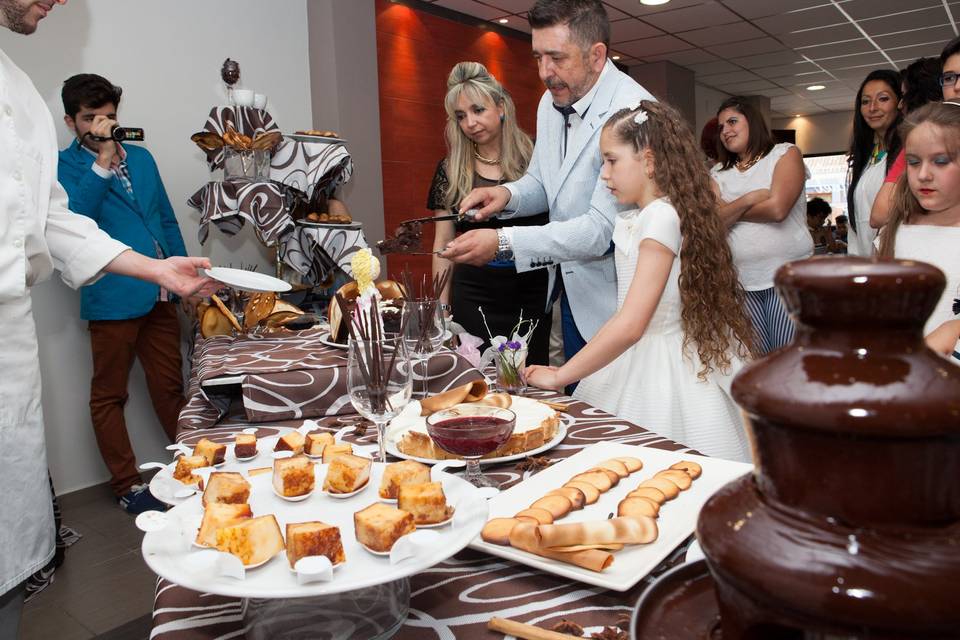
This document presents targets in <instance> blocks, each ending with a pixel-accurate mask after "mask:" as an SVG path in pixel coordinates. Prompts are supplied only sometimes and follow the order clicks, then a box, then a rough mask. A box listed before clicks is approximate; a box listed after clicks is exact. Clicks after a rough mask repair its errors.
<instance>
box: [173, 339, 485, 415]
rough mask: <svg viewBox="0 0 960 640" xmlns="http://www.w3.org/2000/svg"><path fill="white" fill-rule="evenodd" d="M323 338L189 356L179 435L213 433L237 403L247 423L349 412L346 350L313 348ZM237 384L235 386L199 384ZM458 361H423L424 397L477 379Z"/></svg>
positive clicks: (201, 350) (226, 346)
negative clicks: (425, 368) (191, 363)
mask: <svg viewBox="0 0 960 640" xmlns="http://www.w3.org/2000/svg"><path fill="white" fill-rule="evenodd" d="M325 334H326V331H322V330H320V329H308V330H306V331H289V332H287V331H285V332H283V333H274V334H260V335H240V336H214V337H212V338H205V339H200V340H199V342H198V343H197V345H196V349H195V350H194V373H193V376H192V379H191V381H190V385H189V387H188V394H189V396H188V399H187V405H186V406H185V407H184V409H183V411H182V412H181V413H180V421H179V428H180V429H181V430H195V429H207V428H209V427H212V426H215V425H216V424H217V423H218V422H219V421H220V420H221V419H222V418H223V417H224V416H226V415H227V413H228V412H229V410H230V406H231V404H233V403H234V402H239V404H240V406H241V407H242V409H243V415H244V419H245V420H246V421H247V422H250V423H261V422H274V421H277V420H303V419H306V418H316V417H321V416H334V415H343V414H349V413H354V412H355V410H354V408H353V405H352V404H351V403H350V396H349V394H348V391H347V369H346V366H347V350H346V349H341V348H336V347H331V346H328V345H326V344H324V343H323V342H321V341H320V338H321V336H322V335H325ZM223 377H238V378H239V379H240V381H239V388H240V392H239V395H238V394H237V391H236V389H237V385H224V386H221V385H216V386H211V385H205V384H204V383H208V382H210V381H212V380H214V379H216V378H223ZM482 377H483V376H482V374H481V373H480V372H479V371H477V370H476V369H474V368H473V366H471V365H470V363H469V362H467V361H466V360H465V359H464V358H463V357H462V356H460V355H458V354H456V353H454V352H452V351H450V350H448V349H443V350H441V351H440V352H438V353H437V354H435V355H434V356H433V357H431V358H430V363H429V380H428V388H429V390H430V392H431V393H439V392H441V391H446V390H447V389H450V388H452V387H456V386H459V385H462V384H466V383H467V382H470V381H472V380H477V379H479V378H482Z"/></svg>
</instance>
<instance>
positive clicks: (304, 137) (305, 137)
mask: <svg viewBox="0 0 960 640" xmlns="http://www.w3.org/2000/svg"><path fill="white" fill-rule="evenodd" d="M283 137H284V138H290V139H291V140H296V141H297V142H326V143H328V144H344V143H346V140H345V139H344V138H335V137H333V136H312V135H309V134H306V133H285V134H283Z"/></svg>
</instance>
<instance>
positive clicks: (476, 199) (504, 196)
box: [457, 186, 510, 221]
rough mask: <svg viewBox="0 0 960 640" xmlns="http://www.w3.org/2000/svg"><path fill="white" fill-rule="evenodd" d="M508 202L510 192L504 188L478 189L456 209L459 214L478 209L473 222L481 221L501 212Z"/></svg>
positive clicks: (468, 195) (469, 194)
mask: <svg viewBox="0 0 960 640" xmlns="http://www.w3.org/2000/svg"><path fill="white" fill-rule="evenodd" d="M508 202H510V191H509V190H508V189H507V188H506V187H502V186H497V187H478V188H476V189H474V190H473V191H471V192H470V193H468V194H467V196H466V197H465V198H464V199H463V200H461V201H460V204H459V205H457V209H458V210H459V211H461V212H464V211H468V210H470V209H479V210H478V211H477V213H476V217H475V218H474V219H475V220H479V221H483V220H486V219H488V218H491V217H493V216H494V215H496V214H498V213H500V212H501V211H503V208H504V207H505V206H507V203H508Z"/></svg>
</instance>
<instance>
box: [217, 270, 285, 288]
mask: <svg viewBox="0 0 960 640" xmlns="http://www.w3.org/2000/svg"><path fill="white" fill-rule="evenodd" d="M204 273H205V274H207V276H209V277H211V278H213V279H214V280H217V281H219V282H222V283H223V284H225V285H227V286H229V287H233V288H234V289H240V290H241V291H253V292H259V293H267V292H277V293H282V292H284V291H290V289H292V288H293V285H291V284H290V283H289V282H286V281H284V280H281V279H279V278H274V277H273V276H268V275H267V274H265V273H257V272H256V271H247V270H246V269H231V268H230V267H213V268H211V269H204Z"/></svg>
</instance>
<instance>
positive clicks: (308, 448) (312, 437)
mask: <svg viewBox="0 0 960 640" xmlns="http://www.w3.org/2000/svg"><path fill="white" fill-rule="evenodd" d="M331 444H335V442H334V440H333V434H332V433H330V432H328V431H315V432H312V433H308V434H307V439H306V442H305V443H304V445H303V452H304V453H306V454H307V455H308V456H316V457H320V456H322V455H323V450H324V448H326V447H327V446H328V445H331Z"/></svg>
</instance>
